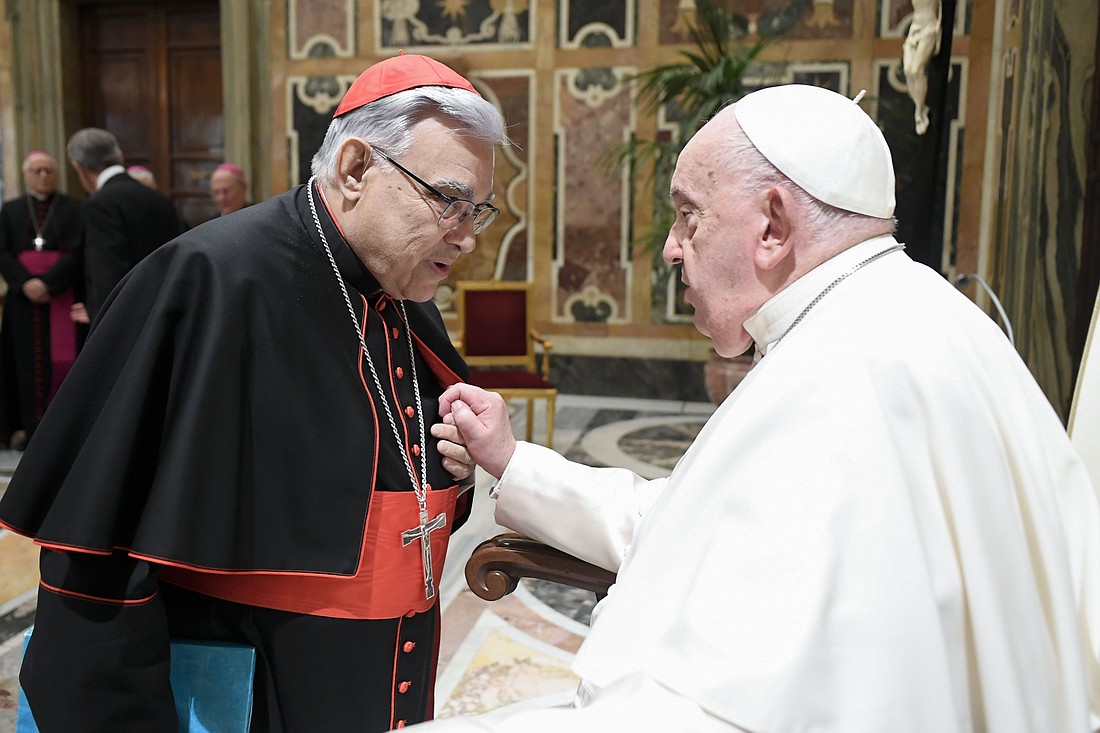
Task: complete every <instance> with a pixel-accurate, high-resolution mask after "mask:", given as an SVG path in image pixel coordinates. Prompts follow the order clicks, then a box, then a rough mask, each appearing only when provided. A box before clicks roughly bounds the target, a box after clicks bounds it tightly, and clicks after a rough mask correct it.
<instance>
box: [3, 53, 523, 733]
mask: <svg viewBox="0 0 1100 733" xmlns="http://www.w3.org/2000/svg"><path fill="white" fill-rule="evenodd" d="M440 90H442V91H440ZM402 92H404V93H405V94H404V96H402V95H401V93H402ZM440 94H445V95H451V96H452V97H454V96H460V97H463V96H464V97H466V98H465V99H464V100H459V101H461V102H462V104H463V105H465V106H466V107H475V108H477V109H479V110H480V112H479V113H478V114H479V115H480V118H481V120H482V121H481V122H475V123H469V122H466V121H465V120H463V119H454V118H452V117H449V116H447V114H445V113H441V112H440V111H439V107H438V104H437V103H436V102H432V101H430V99H429V101H427V102H425V101H424V100H425V99H428V98H429V97H431V96H432V95H435V96H436V97H438V96H439V95H440ZM395 95H396V96H395ZM410 95H411V96H410ZM409 100H412V101H409ZM364 105H365V106H364ZM386 105H389V107H388V108H387V109H389V110H390V111H391V112H392V111H393V110H396V111H397V113H401V114H406V113H408V110H409V109H412V110H413V111H412V113H411V115H412V119H413V123H412V126H411V127H410V128H409V129H408V132H407V135H408V137H409V138H410V142H411V143H412V144H413V145H412V147H415V145H414V144H415V143H416V142H418V141H419V142H421V143H422V145H421V148H419V149H420V156H421V157H420V158H413V159H414V160H419V161H420V163H419V166H420V167H421V168H422V169H423V168H425V167H428V165H429V163H430V162H431V161H432V160H438V161H441V162H440V163H439V164H440V165H441V166H445V167H447V170H446V171H445V172H441V173H439V174H438V175H436V174H432V173H428V172H425V176H433V177H432V178H429V180H434V181H436V182H437V183H439V185H441V186H443V185H445V186H446V187H447V188H449V189H450V195H446V194H445V195H444V196H446V198H442V199H439V200H436V199H435V198H433V195H432V194H431V192H430V191H428V190H427V188H423V187H422V186H421V185H420V183H418V182H416V181H414V180H412V179H411V178H407V177H405V176H404V175H403V174H402V173H400V172H398V171H397V170H396V169H395V168H382V167H381V165H382V164H381V163H379V162H378V159H377V158H376V157H373V156H370V150H371V148H370V147H369V145H368V144H367V143H366V142H364V141H363V140H362V139H360V138H359V137H358V136H356V135H355V134H354V133H351V132H347V131H346V128H345V127H342V125H351V124H353V123H354V122H355V120H354V119H348V120H342V119H341V116H342V115H347V114H349V113H357V115H358V116H359V117H360V118H361V117H363V116H369V115H379V114H384V113H385V110H383V112H378V111H377V110H379V109H381V108H383V107H385V106H386ZM336 117H337V119H336V121H334V123H333V129H330V133H329V135H330V137H332V136H333V135H334V134H335V135H336V136H337V138H338V140H337V145H336V146H335V147H334V148H333V149H335V150H336V151H337V152H336V156H335V160H336V161H337V162H336V166H337V169H336V170H335V171H332V172H331V174H330V175H328V176H327V177H326V176H324V175H321V176H320V178H319V181H318V182H314V181H312V180H311V182H310V183H309V184H307V185H305V186H299V187H298V188H296V189H294V190H292V191H289V192H287V193H285V194H281V195H279V196H277V197H275V198H273V199H271V200H269V201H266V202H264V203H262V204H258V205H256V206H252V207H250V208H248V209H245V210H243V211H241V212H238V213H236V214H233V215H230V216H226V217H222V218H219V219H216V220H213V221H211V222H208V223H206V224H203V225H201V226H199V227H197V228H195V229H193V230H191V231H190V232H188V233H186V234H184V235H182V236H181V237H179V238H178V239H176V240H174V241H172V242H170V243H169V244H167V245H164V246H162V247H160V248H158V249H157V250H156V251H155V252H153V253H152V254H151V255H149V256H148V257H147V258H146V259H145V260H143V261H142V262H141V263H140V264H139V265H138V266H137V267H135V268H134V269H133V270H132V271H131V272H130V273H128V274H127V275H126V277H125V278H124V279H123V281H122V282H121V283H120V285H119V287H117V288H116V289H115V290H114V292H113V293H112V294H111V296H110V297H109V298H108V300H107V302H106V304H105V306H104V310H103V313H102V315H101V316H100V317H99V318H98V319H97V321H96V323H95V324H94V326H93V330H92V333H91V334H90V336H89V338H88V341H87V343H86V345H85V348H84V350H83V351H82V353H81V355H80V357H79V359H78V360H77V362H76V364H75V366H74V368H73V370H72V371H71V372H70V375H69V378H68V379H67V380H66V382H65V384H64V385H63V386H62V388H61V391H60V392H59V394H58V396H57V400H56V402H55V407H54V408H52V409H51V411H50V413H49V414H48V415H47V417H46V419H45V421H44V422H43V423H42V425H41V427H40V430H39V433H38V434H37V435H36V436H35V440H34V441H33V442H32V443H31V445H30V446H29V447H28V451H27V453H26V454H25V456H24V458H23V460H22V461H21V464H20V466H19V468H18V470H17V472H16V474H15V476H14V477H13V479H12V482H11V485H10V487H9V489H8V491H7V493H6V494H5V496H4V498H3V501H2V502H0V522H2V523H3V525H4V526H6V527H8V528H9V529H11V530H13V531H15V532H19V533H21V534H25V535H28V536H31V537H33V538H34V539H35V541H36V542H37V543H38V544H40V545H41V546H42V547H43V548H44V550H43V553H42V562H41V570H42V587H41V589H40V592H39V605H38V612H37V616H36V622H35V632H34V635H33V637H32V638H31V640H30V643H29V645H28V648H27V652H26V656H25V660H24V664H23V668H22V671H21V675H20V681H21V683H22V685H23V688H24V690H25V692H26V694H27V698H28V700H29V702H30V706H31V710H32V712H33V713H34V715H35V718H36V720H37V722H38V725H39V727H40V729H41V730H42V731H43V733H50V732H51V731H66V732H71V731H112V732H114V733H117V732H119V731H151V730H158V731H159V730H164V731H170V730H171V731H174V730H176V728H175V726H176V725H177V723H176V718H175V709H174V707H173V702H172V696H171V690H170V688H169V680H168V671H167V670H168V662H169V641H170V639H180V638H187V639H205V640H221V641H232V642H240V643H245V644H249V645H251V646H253V647H255V648H256V651H257V669H256V680H255V707H254V709H253V717H252V731H301V732H303V733H311V732H313V731H344V730H348V731H350V730H356V731H380V730H389V729H393V728H401V727H404V726H405V725H406V724H412V723H415V722H418V721H421V720H425V719H427V718H430V717H431V712H432V706H433V699H432V685H433V682H434V672H435V666H436V656H437V648H438V635H439V606H438V600H439V596H438V582H439V578H440V577H441V574H442V565H443V558H444V556H445V554H446V547H447V540H448V538H449V535H450V533H451V532H453V531H454V530H455V529H456V528H457V527H458V526H459V525H460V524H461V523H462V522H464V521H465V519H466V518H467V516H468V515H469V510H470V502H471V499H472V492H466V491H464V489H465V488H467V486H468V484H471V483H472V471H473V464H472V461H470V459H469V455H468V453H465V451H464V449H463V447H462V446H461V445H458V444H457V440H458V438H457V431H454V430H451V431H450V432H446V431H444V434H445V435H446V436H447V437H448V438H451V437H453V438H454V440H455V441H456V442H451V441H450V440H440V439H438V438H436V437H434V436H433V434H432V433H433V431H432V429H431V428H432V425H433V424H436V425H437V429H436V431H435V432H438V430H439V428H438V425H439V423H440V420H439V418H438V416H437V415H438V404H437V398H438V395H439V394H440V393H441V391H442V390H443V389H444V388H445V387H446V386H448V385H450V384H452V383H455V382H457V381H460V380H461V379H463V377H464V376H465V374H466V368H465V365H464V363H463V362H462V360H461V358H460V357H459V355H458V353H457V352H456V350H455V349H454V347H453V346H452V345H451V343H450V340H449V338H448V336H447V332H446V330H445V328H444V323H443V320H442V318H441V316H440V314H439V312H438V310H437V309H436V307H435V306H434V304H433V303H432V302H431V301H430V295H431V291H432V290H434V287H435V285H436V284H437V283H438V281H439V280H441V279H442V278H443V277H445V276H446V274H447V271H448V269H449V265H450V264H452V263H453V261H454V259H456V258H457V257H458V256H459V254H460V253H461V252H465V251H469V250H470V249H472V247H473V233H474V231H475V230H476V228H478V227H480V226H481V225H483V224H485V223H488V221H487V220H491V218H492V216H491V215H487V214H486V212H487V211H489V210H491V212H492V214H495V209H493V208H492V207H491V206H490V205H488V204H480V205H476V206H475V205H474V204H472V203H471V202H470V201H458V203H457V204H455V203H452V201H454V200H455V199H457V198H458V197H459V196H460V195H462V194H466V197H473V196H474V195H475V194H476V195H478V198H481V197H485V196H488V193H489V191H490V190H491V186H492V178H491V170H492V150H493V144H494V142H496V141H498V140H501V139H502V138H503V120H501V119H500V116H499V113H498V112H497V111H496V109H495V108H493V107H492V105H491V104H489V103H487V102H485V101H484V100H482V99H481V98H480V96H478V95H477V94H476V92H474V90H473V88H472V86H470V84H469V82H468V81H466V80H465V79H463V78H462V77H460V76H458V75H457V74H455V73H454V72H453V71H451V70H450V69H448V68H447V67H445V66H443V65H442V64H439V63H438V62H435V61H432V60H431V59H427V58H425V57H422V56H399V57H396V58H394V59H389V60H387V61H383V62H380V63H379V64H376V65H375V66H374V67H371V68H370V69H368V70H367V71H366V72H364V73H363V75H362V76H361V77H360V78H359V80H358V81H356V83H355V84H354V85H353V86H352V87H351V89H350V90H349V92H348V95H347V96H346V97H345V100H344V102H343V103H342V105H341V107H340V108H338V110H337V114H336ZM417 120H420V121H417ZM485 120H488V122H486V121H485ZM467 125H470V126H471V127H474V128H475V129H474V130H473V131H472V132H471V133H469V134H467V131H466V126H467ZM334 130H335V133H334ZM441 131H442V132H441ZM360 134H363V133H360ZM341 135H344V136H345V137H346V138H347V139H348V140H351V142H350V143H349V142H346V141H345V142H343V143H341V142H340V140H341V139H343V138H341V137H340V136H341ZM433 136H434V137H433ZM452 141H453V142H452ZM424 143H432V144H424ZM451 146H453V150H452V149H451ZM410 149H411V148H410ZM324 150H325V148H324V147H323V148H322V153H323V152H324ZM349 150H350V151H352V152H351V153H349V152H348V151H349ZM448 151H450V152H451V153H453V155H451V156H450V157H448ZM321 155H322V154H320V153H319V156H318V157H319V159H320V158H321ZM357 156H358V157H357ZM364 156H365V157H364ZM452 158H455V159H456V160H460V161H462V163H463V165H452V166H448V165H447V162H448V161H450V160H451V159H452ZM348 161H351V162H348ZM322 165H324V164H323V163H322ZM372 187H377V188H374V189H372ZM371 190H374V191H375V192H374V193H371V192H370V191H371ZM467 192H469V193H467ZM359 193H362V194H363V195H362V196H361V197H360V196H359ZM368 196H376V197H377V196H384V197H385V198H384V199H383V200H386V201H388V202H389V203H390V204H391V208H389V209H387V211H385V212H378V214H377V215H378V216H379V217H385V216H389V217H391V218H392V217H393V216H394V215H395V212H396V213H403V216H405V218H404V219H397V220H394V221H393V222H392V223H391V224H390V225H389V228H388V229H387V225H386V224H385V223H380V224H379V225H378V228H377V230H376V231H375V230H364V229H363V228H361V227H359V226H358V225H356V224H355V222H356V219H355V218H354V217H353V216H349V211H350V212H352V214H354V216H364V217H366V216H367V215H366V213H363V212H360V209H361V208H362V207H363V206H365V205H366V201H367V197H368ZM357 207H359V208H358V209H357ZM456 207H457V208H456ZM456 212H457V213H456ZM367 218H369V217H367ZM468 219H469V221H468ZM397 224H404V228H405V229H408V230H410V231H415V232H417V233H420V237H421V238H420V239H416V238H412V239H410V240H409V241H407V242H399V243H397V245H393V244H391V243H390V242H389V241H388V240H387V241H385V242H378V241H374V240H371V239H370V238H371V237H372V236H374V235H375V234H377V233H379V232H382V233H385V232H390V233H394V232H400V231H403V229H399V228H398V227H397ZM428 232H434V233H433V234H432V235H431V237H430V238H428V234H427V233H428ZM345 235H346V236H345ZM425 238H427V239H425ZM425 241H426V242H427V244H424V242H425ZM365 242H367V243H368V244H369V245H370V246H367V245H366V244H364V243H365ZM375 245H377V246H378V247H379V248H382V249H385V251H386V252H387V253H388V254H387V256H386V257H383V258H375V255H374V254H373V253H374V250H373V249H371V247H374V246H375ZM421 245H423V246H422V249H423V251H425V252H428V253H429V254H427V255H424V254H423V253H422V252H421V254H416V255H415V257H418V258H421V259H416V260H415V261H409V254H407V253H408V252H409V251H410V250H409V247H412V250H415V251H419V250H416V247H418V246H421ZM403 257H404V259H403ZM365 262H366V263H368V264H369V267H368V264H364V263H365ZM372 268H373V270H372ZM407 270H408V271H409V272H411V273H412V275H411V276H410V277H411V279H410V278H403V276H401V277H397V276H395V275H394V273H395V272H396V273H406V271H407ZM406 274H407V273H406ZM402 283H405V284H406V286H402V285H401V284H402ZM395 294H396V295H398V296H413V297H395ZM417 301H426V302H417ZM450 427H453V426H450ZM456 466H457V467H456Z"/></svg>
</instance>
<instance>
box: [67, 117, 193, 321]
mask: <svg viewBox="0 0 1100 733" xmlns="http://www.w3.org/2000/svg"><path fill="white" fill-rule="evenodd" d="M66 149H67V151H68V154H69V160H70V161H71V162H72V164H73V168H75V169H76V172H77V175H79V176H80V183H81V185H83V186H84V190H85V191H87V192H88V193H89V194H91V197H90V198H89V199H88V201H87V202H86V203H85V205H84V209H83V212H84V214H83V216H84V279H85V286H86V295H85V300H84V306H85V310H86V311H87V317H88V319H90V320H94V319H95V317H96V315H97V314H98V313H99V310H100V308H101V307H102V306H103V303H104V301H105V300H107V296H108V295H110V293H111V291H112V290H113V289H114V287H115V285H117V284H118V281H119V280H121V279H122V276H123V275H125V274H126V273H127V272H129V271H130V268H132V267H133V266H134V265H136V264H137V263H138V262H140V261H141V260H142V259H143V258H144V257H145V256H146V255H148V254H149V253H150V252H152V251H153V250H154V249H156V248H157V247H159V246H160V245H162V244H164V243H165V242H167V241H168V240H170V239H172V238H174V237H176V236H177V235H179V234H180V233H181V232H182V231H183V227H182V225H181V224H180V219H179V216H177V214H176V208H175V206H174V205H173V204H172V202H171V201H170V200H169V199H168V198H167V197H166V196H164V195H163V194H161V193H159V192H157V191H154V190H152V189H151V188H149V187H147V186H144V185H142V184H141V183H139V182H138V181H136V180H134V179H133V178H132V177H131V176H130V175H129V174H127V173H126V169H125V168H123V167H122V150H121V149H120V148H119V146H118V140H116V139H115V136H114V135H112V134H111V133H109V132H107V131H106V130H101V129H99V128H96V127H86V128H84V129H83V130H80V131H78V132H77V133H76V134H74V135H73V136H72V137H71V138H69V144H68V146H67V148H66ZM80 315H81V314H79V310H77V311H76V312H74V318H79V316H80Z"/></svg>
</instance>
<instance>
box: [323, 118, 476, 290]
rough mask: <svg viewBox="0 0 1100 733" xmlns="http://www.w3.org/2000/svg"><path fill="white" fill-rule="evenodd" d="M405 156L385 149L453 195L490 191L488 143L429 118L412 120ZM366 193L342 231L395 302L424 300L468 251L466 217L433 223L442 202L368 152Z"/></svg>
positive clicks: (470, 234)
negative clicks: (451, 224) (454, 223)
mask: <svg viewBox="0 0 1100 733" xmlns="http://www.w3.org/2000/svg"><path fill="white" fill-rule="evenodd" d="M410 137H411V144H410V145H409V148H408V150H407V151H406V152H404V153H400V154H398V153H394V152H393V151H389V150H385V151H383V152H385V153H387V154H390V155H392V156H393V158H394V159H395V160H396V161H397V162H398V163H400V164H401V165H402V166H404V167H405V168H407V169H408V170H409V171H411V172H412V173H414V174H415V175H416V176H417V177H419V178H421V179H423V180H424V181H425V182H427V183H429V184H431V185H432V186H433V187H435V188H436V189H438V190H439V191H440V192H441V193H444V194H446V195H448V196H450V197H452V198H461V199H467V200H469V201H473V202H475V203H481V202H484V201H486V200H487V199H488V198H489V196H490V194H491V193H492V189H493V146H492V144H490V143H488V142H483V141H481V140H476V139H474V138H471V137H469V136H466V135H462V134H460V133H459V132H458V131H457V130H456V129H455V128H454V127H453V126H452V125H450V124H448V123H446V122H444V121H442V120H440V119H437V118H434V117H429V118H428V119H426V120H424V121H422V122H419V123H417V125H416V126H415V127H414V128H413V130H412V134H411V136H410ZM364 176H365V178H364V183H365V187H364V193H363V196H362V197H361V198H360V199H359V201H357V202H356V204H355V206H354V207H353V208H352V209H351V210H350V211H349V212H348V213H347V216H346V217H345V218H344V220H343V221H342V226H343V229H344V235H345V237H347V240H348V242H349V244H350V245H351V248H352V250H354V251H355V253H356V255H358V257H359V259H360V261H362V262H363V264H364V265H365V266H366V268H367V269H368V270H369V271H370V272H371V274H373V275H374V276H375V278H377V279H378V282H379V284H380V285H381V286H382V289H383V290H384V291H385V292H386V293H387V294H389V295H391V296H392V297H394V298H398V299H409V300H414V301H418V302H423V301H426V300H430V299H431V298H432V296H434V295H435V291H436V288H437V287H438V286H439V283H440V282H441V281H442V280H443V279H444V278H446V277H447V275H448V274H450V271H451V266H452V265H454V263H455V260H457V259H458V257H459V256H460V255H462V254H465V253H468V252H472V251H473V249H474V244H475V239H474V222H473V217H470V218H469V219H467V220H466V221H465V222H463V223H462V224H461V225H459V226H458V227H456V228H454V229H445V228H443V227H441V226H440V225H439V217H440V214H442V213H443V210H444V209H445V208H446V207H447V203H446V202H445V201H443V200H442V199H440V198H439V197H438V196H436V195H435V194H434V193H432V192H431V191H429V190H428V189H427V188H425V187H424V186H422V185H421V184H420V183H418V182H416V181H415V180H413V179H412V178H410V177H409V176H408V175H407V174H406V173H404V172H402V171H401V170H399V169H397V168H396V167H394V166H393V165H391V164H390V163H388V162H386V161H384V160H379V158H378V157H377V156H375V157H373V158H372V159H371V161H370V163H369V167H368V168H367V169H366V172H365V174H364Z"/></svg>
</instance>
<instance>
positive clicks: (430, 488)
mask: <svg viewBox="0 0 1100 733" xmlns="http://www.w3.org/2000/svg"><path fill="white" fill-rule="evenodd" d="M431 490H432V485H431V484H424V491H431Z"/></svg>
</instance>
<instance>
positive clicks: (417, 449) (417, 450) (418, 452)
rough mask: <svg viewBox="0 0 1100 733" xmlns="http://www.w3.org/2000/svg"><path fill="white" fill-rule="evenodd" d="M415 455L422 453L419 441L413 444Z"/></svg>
mask: <svg viewBox="0 0 1100 733" xmlns="http://www.w3.org/2000/svg"><path fill="white" fill-rule="evenodd" d="M413 455H414V456H418V455H420V444H419V443H417V444H415V445H413Z"/></svg>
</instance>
